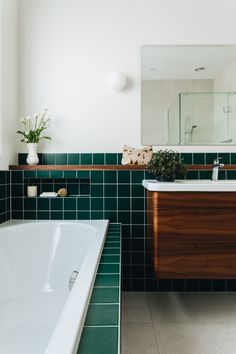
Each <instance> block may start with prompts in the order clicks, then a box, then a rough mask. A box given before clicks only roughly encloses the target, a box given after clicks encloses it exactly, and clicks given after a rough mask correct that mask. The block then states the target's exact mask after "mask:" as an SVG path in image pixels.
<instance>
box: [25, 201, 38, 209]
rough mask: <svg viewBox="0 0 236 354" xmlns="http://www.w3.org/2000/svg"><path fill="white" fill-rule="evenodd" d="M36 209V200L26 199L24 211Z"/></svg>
mask: <svg viewBox="0 0 236 354" xmlns="http://www.w3.org/2000/svg"><path fill="white" fill-rule="evenodd" d="M35 209H36V198H25V199H24V210H27V211H33V210H35Z"/></svg>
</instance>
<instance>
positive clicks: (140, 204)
mask: <svg viewBox="0 0 236 354" xmlns="http://www.w3.org/2000/svg"><path fill="white" fill-rule="evenodd" d="M144 206H145V199H144V198H132V210H144Z"/></svg>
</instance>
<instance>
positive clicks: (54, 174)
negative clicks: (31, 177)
mask: <svg viewBox="0 0 236 354" xmlns="http://www.w3.org/2000/svg"><path fill="white" fill-rule="evenodd" d="M50 178H63V171H50Z"/></svg>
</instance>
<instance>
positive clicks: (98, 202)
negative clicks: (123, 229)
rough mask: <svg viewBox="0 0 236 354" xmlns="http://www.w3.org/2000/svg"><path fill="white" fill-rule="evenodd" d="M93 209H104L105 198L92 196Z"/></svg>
mask: <svg viewBox="0 0 236 354" xmlns="http://www.w3.org/2000/svg"><path fill="white" fill-rule="evenodd" d="M91 210H103V198H91Z"/></svg>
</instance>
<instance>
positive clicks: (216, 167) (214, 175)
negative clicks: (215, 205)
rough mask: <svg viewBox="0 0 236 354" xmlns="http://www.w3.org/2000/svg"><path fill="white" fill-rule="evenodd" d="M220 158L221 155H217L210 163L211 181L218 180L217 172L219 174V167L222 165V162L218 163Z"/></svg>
mask: <svg viewBox="0 0 236 354" xmlns="http://www.w3.org/2000/svg"><path fill="white" fill-rule="evenodd" d="M221 159H222V157H217V158H216V159H215V160H214V161H213V164H212V177H211V180H212V181H213V182H217V181H218V174H219V168H221V167H224V164H223V163H220V160H221Z"/></svg>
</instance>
